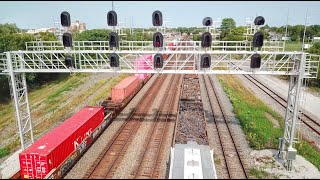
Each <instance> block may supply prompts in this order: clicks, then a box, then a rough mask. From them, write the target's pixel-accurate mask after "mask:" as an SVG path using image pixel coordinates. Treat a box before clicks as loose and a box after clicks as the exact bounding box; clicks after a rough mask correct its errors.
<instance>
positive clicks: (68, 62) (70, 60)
mask: <svg viewBox="0 0 320 180" xmlns="http://www.w3.org/2000/svg"><path fill="white" fill-rule="evenodd" d="M64 62H65V65H66V66H67V67H68V68H70V67H73V68H74V67H75V64H74V59H73V57H72V56H70V55H66V56H65V58H64Z"/></svg>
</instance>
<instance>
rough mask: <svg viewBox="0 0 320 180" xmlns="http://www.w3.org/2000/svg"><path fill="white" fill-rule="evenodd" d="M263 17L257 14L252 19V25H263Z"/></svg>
mask: <svg viewBox="0 0 320 180" xmlns="http://www.w3.org/2000/svg"><path fill="white" fill-rule="evenodd" d="M264 22H265V20H264V17H262V16H258V17H256V18H255V19H254V25H258V26H261V25H264Z"/></svg>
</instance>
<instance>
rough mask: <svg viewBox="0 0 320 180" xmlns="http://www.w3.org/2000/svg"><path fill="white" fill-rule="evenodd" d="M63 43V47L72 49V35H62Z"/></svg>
mask: <svg viewBox="0 0 320 180" xmlns="http://www.w3.org/2000/svg"><path fill="white" fill-rule="evenodd" d="M62 42H63V46H64V47H65V48H66V47H72V35H71V34H70V33H68V32H66V33H64V34H63V35H62Z"/></svg>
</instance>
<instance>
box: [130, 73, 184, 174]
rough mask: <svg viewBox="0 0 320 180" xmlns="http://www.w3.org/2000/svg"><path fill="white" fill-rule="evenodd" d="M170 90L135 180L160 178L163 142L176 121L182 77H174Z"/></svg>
mask: <svg viewBox="0 0 320 180" xmlns="http://www.w3.org/2000/svg"><path fill="white" fill-rule="evenodd" d="M173 76H174V77H173V80H172V81H171V82H170V85H169V86H168V89H167V91H166V93H165V95H164V100H163V101H162V102H161V104H160V107H159V110H158V111H157V115H156V118H155V121H154V122H153V124H152V129H151V132H150V133H148V134H149V136H148V137H147V140H146V141H147V142H146V144H145V145H144V148H143V152H142V155H141V156H140V157H141V158H140V159H139V160H138V166H137V167H136V168H135V170H134V171H133V172H132V173H131V175H132V176H133V178H134V179H143V178H150V179H154V178H159V174H160V170H159V168H160V166H161V164H162V162H163V161H164V159H163V157H164V156H163V155H161V154H163V151H164V149H163V142H164V140H165V137H166V135H167V134H168V124H169V122H170V121H171V120H174V119H175V115H174V114H176V112H175V110H174V109H173V106H174V103H175V99H176V96H177V94H178V87H177V82H179V79H180V77H181V75H173Z"/></svg>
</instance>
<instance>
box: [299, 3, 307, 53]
mask: <svg viewBox="0 0 320 180" xmlns="http://www.w3.org/2000/svg"><path fill="white" fill-rule="evenodd" d="M307 18H308V8H307V11H306V18H305V21H304V31H303V38H302V48H301V51H302V52H303V49H304V39H305V36H306V30H307Z"/></svg>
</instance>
